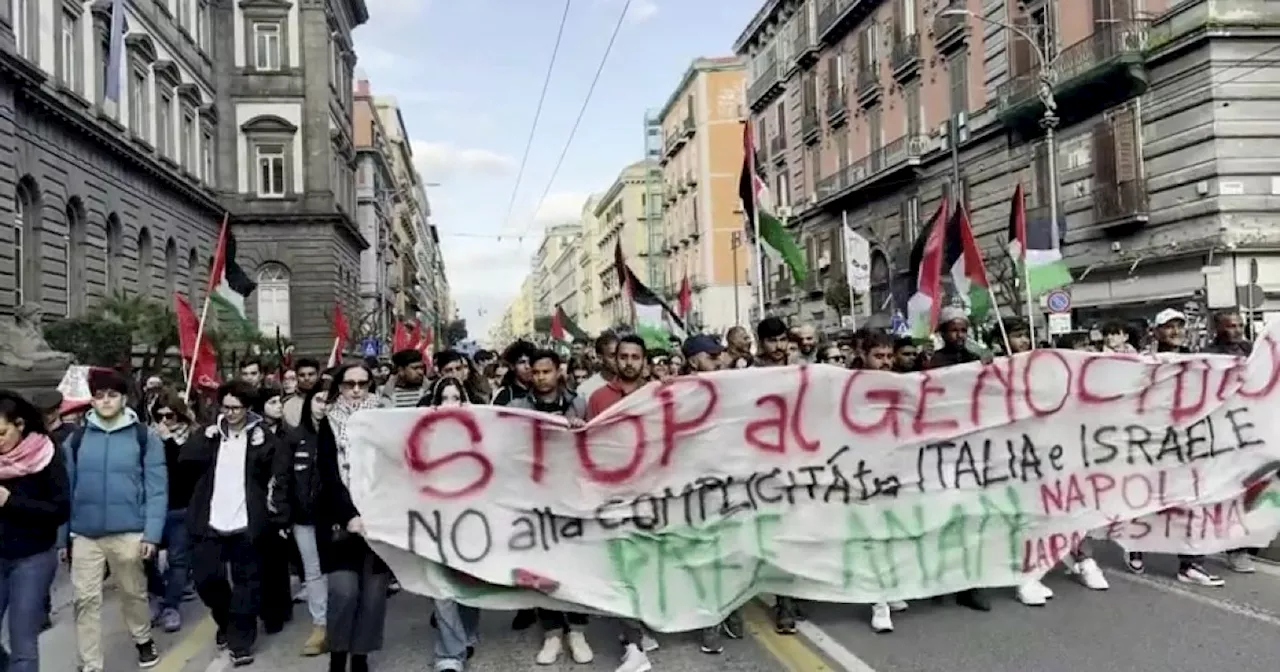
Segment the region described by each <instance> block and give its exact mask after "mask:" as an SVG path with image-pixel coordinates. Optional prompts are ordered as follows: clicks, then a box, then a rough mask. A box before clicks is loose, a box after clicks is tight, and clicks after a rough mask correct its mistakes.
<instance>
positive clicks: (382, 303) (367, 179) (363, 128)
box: [348, 80, 412, 342]
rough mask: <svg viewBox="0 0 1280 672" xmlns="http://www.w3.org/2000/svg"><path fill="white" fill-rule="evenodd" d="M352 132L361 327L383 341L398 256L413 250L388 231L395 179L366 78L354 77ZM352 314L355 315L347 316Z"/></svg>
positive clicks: (392, 314)
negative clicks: (362, 245) (359, 242)
mask: <svg viewBox="0 0 1280 672" xmlns="http://www.w3.org/2000/svg"><path fill="white" fill-rule="evenodd" d="M352 132H353V136H354V140H355V148H356V162H357V165H356V225H357V226H358V227H360V235H362V236H364V239H365V241H366V242H368V243H369V245H368V247H366V248H365V249H364V250H362V251H361V252H360V311H361V312H360V314H359V316H358V319H359V320H360V321H361V324H360V325H359V329H360V331H361V332H362V333H365V334H374V335H377V336H378V337H379V339H380V340H381V341H383V342H385V341H386V340H387V338H388V336H389V334H390V331H391V328H392V326H391V325H393V324H395V320H396V314H397V310H396V308H397V306H396V293H397V290H399V289H400V287H401V273H400V272H398V271H399V269H400V266H401V261H400V257H401V255H403V254H407V255H409V256H412V253H411V250H406V249H403V245H399V246H397V245H395V244H394V243H396V242H397V241H396V238H397V236H394V235H393V234H392V230H393V225H392V219H393V215H394V211H393V207H394V206H393V203H394V202H395V200H397V198H396V197H397V191H398V190H397V186H398V185H397V181H396V177H397V176H396V173H395V167H394V165H393V164H392V160H393V159H392V152H393V151H394V150H393V148H392V145H391V143H390V142H389V141H388V140H387V132H386V129H385V128H384V127H383V125H382V119H381V117H380V116H379V115H378V110H377V108H376V107H375V105H374V101H373V95H372V93H371V92H370V87H369V82H368V80H360V81H359V82H357V83H356V94H355V106H354V109H353V120H352ZM348 319H353V318H348Z"/></svg>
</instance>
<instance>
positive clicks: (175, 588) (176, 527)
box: [147, 509, 191, 611]
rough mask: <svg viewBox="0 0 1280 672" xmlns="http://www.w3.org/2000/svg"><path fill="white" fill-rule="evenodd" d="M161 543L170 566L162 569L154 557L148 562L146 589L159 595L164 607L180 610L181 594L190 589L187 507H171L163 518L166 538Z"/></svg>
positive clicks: (161, 604) (189, 544)
mask: <svg viewBox="0 0 1280 672" xmlns="http://www.w3.org/2000/svg"><path fill="white" fill-rule="evenodd" d="M161 545H162V546H163V547H164V549H165V555H166V556H167V557H168V559H169V566H168V568H166V569H165V571H164V573H161V572H160V567H159V563H158V562H157V561H155V560H153V561H151V562H149V563H147V592H149V593H151V594H152V595H155V596H156V597H159V598H160V606H161V608H164V609H173V610H175V611H176V610H177V609H178V608H179V607H180V606H181V605H182V595H183V593H185V592H186V591H187V577H188V576H189V575H190V574H191V536H190V534H189V533H188V532H187V510H186V509H178V510H176V511H170V512H169V513H167V514H166V515H165V519H164V541H162V542H161Z"/></svg>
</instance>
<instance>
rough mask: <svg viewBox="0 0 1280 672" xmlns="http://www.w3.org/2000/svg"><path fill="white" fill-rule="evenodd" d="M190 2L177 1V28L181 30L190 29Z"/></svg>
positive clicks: (184, 0)
mask: <svg viewBox="0 0 1280 672" xmlns="http://www.w3.org/2000/svg"><path fill="white" fill-rule="evenodd" d="M190 3H191V0H178V27H179V28H182V29H183V30H190V28H191V7H190Z"/></svg>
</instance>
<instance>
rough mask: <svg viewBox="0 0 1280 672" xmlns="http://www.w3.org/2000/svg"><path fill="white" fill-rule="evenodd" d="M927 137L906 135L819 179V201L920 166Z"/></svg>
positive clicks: (850, 191)
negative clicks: (911, 167) (894, 172)
mask: <svg viewBox="0 0 1280 672" xmlns="http://www.w3.org/2000/svg"><path fill="white" fill-rule="evenodd" d="M927 148H928V138H926V137H924V136H911V135H904V136H902V137H900V138H898V139H897V140H894V141H893V142H890V143H889V144H887V145H885V146H884V147H881V148H879V149H877V150H875V151H872V152H871V153H870V154H868V155H866V156H864V157H862V158H861V159H859V160H857V161H855V162H853V163H851V164H849V165H848V166H845V167H844V168H842V169H840V170H837V171H836V172H835V173H832V174H831V175H828V176H826V177H824V178H822V179H821V180H819V181H818V188H817V196H818V200H819V201H823V200H826V199H830V198H835V197H837V196H840V195H844V194H846V193H852V191H856V190H859V189H862V188H865V187H867V186H870V185H871V184H873V183H874V182H875V181H876V180H877V179H879V178H880V177H881V176H883V175H885V174H886V173H889V172H892V171H895V170H897V169H899V168H904V167H908V166H918V165H920V157H921V156H923V155H924V153H925V150H926V149H927Z"/></svg>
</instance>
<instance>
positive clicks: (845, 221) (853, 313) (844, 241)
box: [840, 210, 876, 330]
mask: <svg viewBox="0 0 1280 672" xmlns="http://www.w3.org/2000/svg"><path fill="white" fill-rule="evenodd" d="M840 240H841V247H842V248H843V249H844V275H845V278H844V280H845V282H844V284H845V285H847V286H848V287H849V326H851V327H853V329H855V330H856V329H857V328H858V304H857V296H856V293H855V292H854V291H853V278H851V277H849V211H848V210H841V211H840ZM875 310H876V308H875V306H872V307H871V311H872V312H875Z"/></svg>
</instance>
